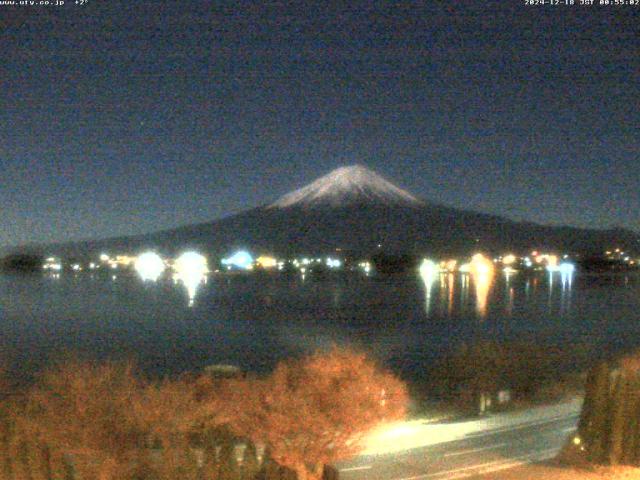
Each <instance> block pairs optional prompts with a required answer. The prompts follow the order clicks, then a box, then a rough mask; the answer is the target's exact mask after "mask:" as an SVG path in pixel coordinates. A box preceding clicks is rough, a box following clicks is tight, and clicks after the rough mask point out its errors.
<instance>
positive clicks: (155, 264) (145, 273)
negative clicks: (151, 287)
mask: <svg viewBox="0 0 640 480" xmlns="http://www.w3.org/2000/svg"><path fill="white" fill-rule="evenodd" d="M134 268H135V269H136V271H137V272H138V275H140V278H142V280H151V281H152V282H155V281H156V280H158V278H159V277H160V275H162V272H164V268H165V267H164V262H163V261H162V259H161V258H160V256H159V255H158V254H157V253H155V252H145V253H143V254H141V255H138V257H137V258H136V260H135V263H134Z"/></svg>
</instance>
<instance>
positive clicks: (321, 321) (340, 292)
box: [0, 271, 640, 372]
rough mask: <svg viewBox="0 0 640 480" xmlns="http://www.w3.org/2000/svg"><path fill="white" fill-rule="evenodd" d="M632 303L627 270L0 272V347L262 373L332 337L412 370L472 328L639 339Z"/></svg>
mask: <svg viewBox="0 0 640 480" xmlns="http://www.w3.org/2000/svg"><path fill="white" fill-rule="evenodd" d="M91 278H93V280H91ZM185 290H186V295H185ZM266 298H268V301H266V300H265V299H266ZM190 307H192V308H190ZM639 312H640V276H630V277H628V278H627V279H625V278H623V277H621V276H620V277H613V276H611V277H589V276H583V275H580V274H576V275H574V276H572V277H562V276H561V275H560V273H554V274H553V276H551V277H549V276H548V274H547V273H546V272H545V273H541V274H533V275H530V274H526V273H523V272H519V273H516V274H513V275H511V276H510V277H509V278H508V279H507V278H505V275H503V274H502V273H501V272H498V273H496V274H495V275H493V276H492V277H482V276H479V277H478V276H477V275H476V276H475V277H474V275H473V274H459V273H455V274H449V273H445V274H440V273H439V272H437V273H435V274H433V275H431V274H427V272H425V271H423V272H420V273H417V272H414V273H413V275H407V276H389V277H385V276H380V275H377V276H372V277H364V276H355V275H354V276H344V277H331V278H330V279H324V280H320V279H317V278H315V277H314V276H313V275H309V276H308V277H307V279H306V280H305V281H302V280H301V278H300V277H299V276H296V275H293V276H290V277H288V276H284V275H281V276H278V275H265V276H259V275H252V274H247V275H215V274H214V275H211V276H209V277H207V276H206V275H200V276H193V277H184V278H177V279H172V278H166V277H161V278H160V279H159V280H158V281H157V282H155V283H151V282H146V283H145V282H144V281H142V280H141V279H140V278H139V277H138V276H136V275H135V274H131V275H128V274H125V273H122V274H119V275H118V278H117V281H112V280H111V276H110V275H95V277H93V276H92V277H90V276H89V275H88V274H87V275H84V276H83V275H77V276H74V275H64V274H62V275H60V276H59V277H51V276H44V275H43V276H25V277H9V276H0V352H5V351H11V352H13V353H15V354H16V355H17V357H19V358H20V359H21V360H22V361H23V362H24V363H25V364H26V365H27V366H26V367H24V368H35V367H36V366H37V364H38V363H39V362H44V361H45V357H46V356H47V355H48V354H50V353H52V352H58V351H62V350H65V349H66V350H70V349H71V350H73V349H76V348H77V349H84V350H87V351H89V352H90V353H91V354H92V355H93V354H95V355H96V356H109V355H119V354H128V353H132V354H134V355H135V356H136V357H137V358H139V360H140V364H141V366H143V367H145V368H147V369H149V370H152V371H158V372H171V371H181V370H183V369H188V368H197V367H201V366H204V365H207V364H211V363H237V364H239V365H240V366H242V367H243V368H247V369H257V370H261V369H262V370H264V369H268V368H270V367H271V366H272V365H273V363H274V362H275V361H277V360H279V359H281V358H283V357H286V356H288V355H290V354H295V353H299V352H301V351H306V350H313V349H315V348H317V347H319V346H322V345H327V344H331V343H332V342H335V343H338V344H344V343H351V344H355V345H356V346H360V347H362V348H365V349H367V350H369V351H373V352H374V353H375V354H376V355H377V356H379V357H380V358H381V359H382V360H385V359H390V360H389V361H390V362H391V363H392V364H394V362H395V364H397V365H400V367H399V368H400V369H414V368H416V369H417V368H419V366H421V365H424V364H428V363H429V362H430V361H431V360H433V357H434V356H437V355H438V354H439V352H442V351H443V350H446V349H448V348H453V347H454V346H455V345H459V344H460V343H462V342H469V341H473V340H474V339H477V338H483V337H490V338H496V339H501V338H504V339H505V340H508V339H509V338H516V339H518V340H528V341H536V339H538V338H541V339H543V340H545V341H547V340H549V341H557V342H560V343H562V342H564V343H572V342H584V343H589V344H593V345H600V344H605V345H612V348H613V347H615V348H619V347H620V346H623V345H624V346H627V345H629V344H631V343H633V342H638V345H640V321H639V320H640V313H639ZM122 352H124V353H122ZM0 356H1V353H0ZM0 360H1V358H0ZM29 365H31V366H29Z"/></svg>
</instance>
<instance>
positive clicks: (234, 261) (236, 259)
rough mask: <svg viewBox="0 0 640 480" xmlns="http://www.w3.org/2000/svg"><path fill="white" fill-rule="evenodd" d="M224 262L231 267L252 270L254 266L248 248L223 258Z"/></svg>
mask: <svg viewBox="0 0 640 480" xmlns="http://www.w3.org/2000/svg"><path fill="white" fill-rule="evenodd" d="M185 255H186V254H185ZM196 255H197V254H196ZM203 258H204V257H203ZM205 261H206V260H205ZM222 264H223V265H227V266H230V267H237V268H241V269H243V270H250V269H251V267H252V266H253V257H252V256H251V254H250V253H249V252H247V251H246V250H240V251H238V252H236V253H234V254H233V255H231V256H230V257H228V258H223V259H222Z"/></svg>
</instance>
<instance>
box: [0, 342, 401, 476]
mask: <svg viewBox="0 0 640 480" xmlns="http://www.w3.org/2000/svg"><path fill="white" fill-rule="evenodd" d="M406 403H407V394H406V390H405V386H404V384H402V383H401V382H400V381H399V380H397V379H396V378H395V377H393V376H392V375H390V374H388V373H386V372H383V371H380V370H379V369H378V368H376V366H375V365H374V364H373V363H372V362H371V361H370V360H368V359H367V358H366V357H365V356H364V355H362V354H359V353H356V352H353V351H349V350H339V349H334V350H332V351H330V352H328V353H318V354H315V355H312V356H309V357H306V358H303V359H299V360H291V361H287V362H283V363H281V364H279V365H278V366H277V367H276V369H275V371H274V372H273V373H272V374H271V375H270V376H268V377H266V378H256V379H247V378H235V379H217V378H214V377H212V376H211V375H199V376H184V377H182V378H178V379H171V380H169V379H165V380H162V381H155V382H154V381H149V380H145V379H143V378H141V377H140V376H139V375H137V374H136V372H135V371H134V370H133V368H132V367H131V365H127V364H115V363H106V364H90V363H85V362H80V361H67V362H65V363H64V364H62V365H60V366H58V367H56V368H52V369H50V370H49V371H47V372H45V373H44V374H42V375H41V376H40V377H39V378H38V379H37V381H36V382H35V383H34V384H33V385H32V386H30V387H29V388H27V389H25V390H24V391H22V392H20V393H18V394H12V395H7V396H5V398H4V399H3V401H2V403H1V405H0V478H1V479H2V480H27V479H29V480H94V479H95V480H116V479H118V480H147V479H149V480H151V479H153V480H169V479H178V478H179V479H181V480H189V479H194V480H195V479H199V480H200V479H209V480H225V479H226V480H230V479H233V480H245V479H259V478H262V479H280V478H293V479H295V478H296V476H297V478H298V479H299V480H316V479H320V478H323V471H324V478H332V474H331V472H332V470H331V469H325V466H326V465H329V464H331V463H333V462H335V461H337V460H340V459H344V458H348V457H349V456H351V455H354V454H356V453H358V451H359V445H358V439H359V438H360V437H361V436H362V435H363V434H365V433H366V432H368V431H369V430H370V429H371V428H373V427H375V426H376V425H377V424H379V423H380V422H383V421H387V420H388V421H393V420H397V419H399V418H402V417H403V416H404V414H405V406H406ZM334 475H335V473H334Z"/></svg>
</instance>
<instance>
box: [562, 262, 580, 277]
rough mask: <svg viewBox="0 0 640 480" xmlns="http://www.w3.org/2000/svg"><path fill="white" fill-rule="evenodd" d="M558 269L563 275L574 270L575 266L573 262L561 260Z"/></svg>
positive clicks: (569, 273)
mask: <svg viewBox="0 0 640 480" xmlns="http://www.w3.org/2000/svg"><path fill="white" fill-rule="evenodd" d="M558 270H560V273H562V274H563V275H571V274H572V273H573V272H574V271H575V270H576V266H575V265H574V264H573V263H568V262H562V263H561V264H560V266H559V267H558Z"/></svg>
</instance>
